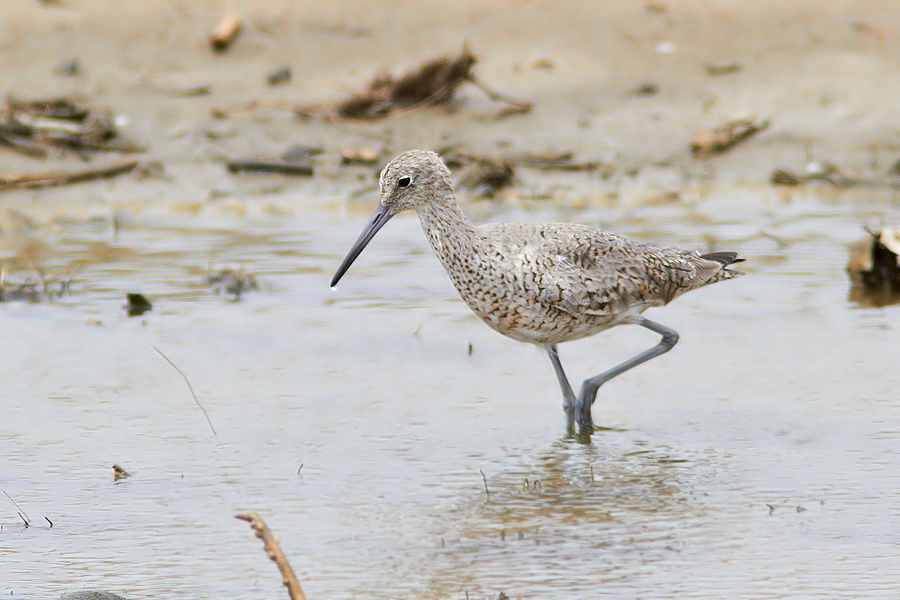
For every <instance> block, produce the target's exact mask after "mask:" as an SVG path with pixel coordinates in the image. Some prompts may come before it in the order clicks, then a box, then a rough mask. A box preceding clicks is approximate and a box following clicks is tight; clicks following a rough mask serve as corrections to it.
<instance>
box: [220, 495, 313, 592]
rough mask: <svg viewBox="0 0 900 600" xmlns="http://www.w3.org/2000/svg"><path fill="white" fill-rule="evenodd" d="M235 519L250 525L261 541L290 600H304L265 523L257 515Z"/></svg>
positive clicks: (247, 514)
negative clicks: (275, 566) (276, 566)
mask: <svg viewBox="0 0 900 600" xmlns="http://www.w3.org/2000/svg"><path fill="white" fill-rule="evenodd" d="M235 518H237V519H240V520H242V521H247V522H248V523H250V527H252V528H253V531H254V533H256V537H258V538H259V539H261V540H262V541H263V549H264V550H265V551H266V555H267V556H268V557H269V558H270V559H272V560H273V561H275V564H276V565H278V570H279V571H280V572H281V582H282V583H283V584H284V587H286V588H287V589H288V594H289V595H290V597H291V600H306V596H304V595H303V590H302V589H301V588H300V582H299V581H297V576H296V575H294V570H293V569H292V568H291V565H290V563H288V560H287V557H285V555H284V552H282V551H281V546H280V545H279V544H278V539H276V538H275V536H274V535H272V532H271V531H269V528H268V527H267V526H266V522H265V521H263V518H262V517H261V516H259V513H255V512H252V513H239V514H238V515H236V517H235Z"/></svg>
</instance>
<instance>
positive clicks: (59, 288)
mask: <svg viewBox="0 0 900 600" xmlns="http://www.w3.org/2000/svg"><path fill="white" fill-rule="evenodd" d="M32 270H33V271H34V273H36V274H37V280H34V279H32V278H30V277H27V278H26V279H24V280H21V281H13V280H11V279H10V278H9V277H8V276H7V273H6V267H5V266H4V267H3V268H2V269H0V302H27V303H31V304H37V303H38V302H49V301H52V300H55V299H56V298H61V297H63V296H65V295H66V294H67V293H68V292H69V287H70V286H71V284H72V278H73V277H75V273H72V274H71V275H69V276H68V277H66V278H64V279H48V278H47V277H46V276H45V275H44V272H43V271H42V270H41V269H38V268H37V267H32ZM76 273H77V270H76Z"/></svg>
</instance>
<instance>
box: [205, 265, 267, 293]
mask: <svg viewBox="0 0 900 600" xmlns="http://www.w3.org/2000/svg"><path fill="white" fill-rule="evenodd" d="M206 281H207V284H208V285H209V286H210V287H212V289H213V291H215V292H216V293H217V294H222V295H224V296H231V297H232V299H234V300H240V298H241V295H242V294H243V293H244V292H248V291H252V290H258V289H259V285H258V284H257V283H256V278H255V277H253V275H251V274H249V273H246V272H244V270H243V269H240V270H237V271H235V270H234V269H220V270H219V271H216V272H215V273H212V272H210V274H209V275H208V276H207V279H206Z"/></svg>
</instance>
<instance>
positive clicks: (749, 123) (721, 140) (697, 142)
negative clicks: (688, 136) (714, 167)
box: [691, 119, 769, 158]
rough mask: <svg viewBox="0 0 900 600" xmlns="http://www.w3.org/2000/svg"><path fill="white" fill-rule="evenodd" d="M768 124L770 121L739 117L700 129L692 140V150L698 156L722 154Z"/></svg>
mask: <svg viewBox="0 0 900 600" xmlns="http://www.w3.org/2000/svg"><path fill="white" fill-rule="evenodd" d="M768 126H769V122H768V121H760V120H757V119H738V120H736V121H730V122H728V123H725V124H724V125H722V126H721V127H717V128H715V129H711V130H705V131H700V132H698V133H696V134H694V139H692V140H691V152H692V153H693V154H694V156H696V157H697V158H705V157H708V156H712V155H714V154H721V153H722V152H725V151H726V150H730V149H731V148H733V147H734V146H736V145H737V144H739V143H740V142H743V141H744V140H746V139H747V138H749V137H750V136H752V135H753V134H755V133H758V132H760V131H763V130H764V129H766V128H767V127H768Z"/></svg>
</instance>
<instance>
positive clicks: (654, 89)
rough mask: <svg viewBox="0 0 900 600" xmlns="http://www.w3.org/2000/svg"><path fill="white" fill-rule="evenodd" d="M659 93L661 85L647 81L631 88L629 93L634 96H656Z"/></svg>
mask: <svg viewBox="0 0 900 600" xmlns="http://www.w3.org/2000/svg"><path fill="white" fill-rule="evenodd" d="M658 93H659V86H658V85H656V84H655V83H645V84H642V85H639V86H638V87H636V88H635V89H633V90H631V93H629V94H628V95H629V96H631V97H632V98H643V97H646V96H655V95H656V94H658Z"/></svg>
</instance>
